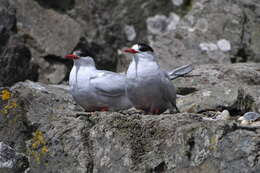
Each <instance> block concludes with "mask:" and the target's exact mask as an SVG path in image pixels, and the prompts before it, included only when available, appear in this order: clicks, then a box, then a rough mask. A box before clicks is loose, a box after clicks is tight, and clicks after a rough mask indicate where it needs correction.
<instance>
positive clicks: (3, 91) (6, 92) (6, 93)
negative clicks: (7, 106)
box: [1, 89, 11, 100]
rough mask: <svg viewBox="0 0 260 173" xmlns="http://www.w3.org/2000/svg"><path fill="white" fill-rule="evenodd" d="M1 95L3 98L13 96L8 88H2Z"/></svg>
mask: <svg viewBox="0 0 260 173" xmlns="http://www.w3.org/2000/svg"><path fill="white" fill-rule="evenodd" d="M1 96H2V100H8V99H10V97H11V93H10V92H9V91H8V90H7V89H4V90H2V94H1Z"/></svg>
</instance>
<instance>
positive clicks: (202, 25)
mask: <svg viewBox="0 0 260 173" xmlns="http://www.w3.org/2000/svg"><path fill="white" fill-rule="evenodd" d="M172 2H173V4H174V5H175V6H177V7H178V8H177V9H179V10H181V9H182V8H181V7H179V6H180V5H181V4H182V7H183V6H185V4H186V6H187V8H185V9H187V10H188V11H186V13H185V10H182V12H184V15H180V14H182V13H177V15H179V18H180V20H179V22H178V23H177V24H176V26H175V28H174V29H173V30H166V29H165V30H164V32H150V33H151V34H149V35H148V38H149V43H150V44H151V46H152V47H154V49H155V52H157V54H158V56H159V58H160V61H159V62H160V63H161V65H162V67H164V68H168V69H169V68H173V67H177V66H178V65H184V64H186V63H187V62H190V63H191V62H192V63H194V64H207V63H220V64H222V63H224V64H227V63H231V62H232V63H233V62H246V61H254V62H259V50H258V48H259V40H258V38H259V37H258V36H256V35H257V33H259V30H258V29H256V28H259V27H258V24H259V22H257V21H258V17H257V16H259V14H258V12H256V10H257V9H258V10H259V2H256V1H252V2H251V1H250V2H245V1H241V0H236V1H234V2H232V3H229V2H226V1H223V0H220V1H210V2H206V1H204V0H199V1H196V2H194V3H191V4H189V3H186V2H188V1H185V3H183V1H174V0H173V1H172ZM189 2H192V1H189ZM168 15H169V14H168ZM166 16H167V15H166ZM164 18H165V17H164ZM149 20H150V19H149V18H148V19H147V21H149ZM165 20H166V18H165V19H164V21H165ZM227 23H228V24H227ZM256 26H257V27H256ZM147 28H148V30H149V28H150V25H149V22H147ZM250 40H254V41H252V42H251V41H250ZM256 45H258V46H256ZM257 47H258V48H257Z"/></svg>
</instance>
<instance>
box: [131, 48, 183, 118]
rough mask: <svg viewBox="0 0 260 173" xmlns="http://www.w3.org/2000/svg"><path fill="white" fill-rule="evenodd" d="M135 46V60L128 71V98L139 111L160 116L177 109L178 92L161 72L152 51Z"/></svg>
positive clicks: (165, 74)
mask: <svg viewBox="0 0 260 173" xmlns="http://www.w3.org/2000/svg"><path fill="white" fill-rule="evenodd" d="M139 48H140V47H138V46H136V45H135V46H133V48H132V51H131V49H130V51H126V52H130V53H132V52H135V51H136V53H135V54H134V57H133V60H132V62H131V64H130V66H129V68H128V70H127V96H128V98H129V99H130V101H131V102H132V103H133V105H134V106H135V107H136V108H137V109H142V110H144V111H145V112H147V113H154V114H160V113H162V112H164V111H165V110H166V109H170V110H172V109H174V108H175V109H176V110H177V111H179V110H178V108H177V106H176V91H175V87H174V85H173V84H172V82H171V81H170V76H169V75H168V74H167V72H166V71H164V70H161V69H160V67H159V65H158V63H157V59H156V57H155V55H154V54H153V52H152V51H140V50H139ZM133 49H134V50H135V51H134V50H133Z"/></svg>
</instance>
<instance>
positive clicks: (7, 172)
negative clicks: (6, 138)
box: [0, 142, 29, 173]
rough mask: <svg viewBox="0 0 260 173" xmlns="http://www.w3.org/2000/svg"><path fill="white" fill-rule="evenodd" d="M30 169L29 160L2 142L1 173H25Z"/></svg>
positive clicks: (0, 146) (0, 148) (0, 153)
mask: <svg viewBox="0 0 260 173" xmlns="http://www.w3.org/2000/svg"><path fill="white" fill-rule="evenodd" d="M28 167H29V161H28V158H27V157H26V156H25V155H24V154H21V153H17V152H16V151H15V150H14V149H13V148H12V147H10V146H8V145H6V144H5V143H3V142H0V171H1V172H2V173H16V172H24V171H25V170H26V169H27V168H28Z"/></svg>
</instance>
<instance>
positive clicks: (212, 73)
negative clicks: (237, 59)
mask: <svg viewBox="0 0 260 173" xmlns="http://www.w3.org/2000/svg"><path fill="white" fill-rule="evenodd" d="M259 70H260V66H259V64H258V63H237V64H232V65H220V64H218V65H199V66H195V67H194V70H193V71H192V72H191V74H190V75H191V77H187V78H184V79H176V80H174V81H173V83H174V84H175V85H176V86H177V88H179V91H177V92H179V93H180V94H183V95H186V96H185V97H181V98H180V99H178V101H177V106H178V107H179V108H180V109H181V110H183V111H188V112H201V111H206V110H211V109H213V110H216V109H224V108H227V109H229V110H230V111H231V114H233V115H242V114H243V113H245V112H247V111H257V112H259V111H260V110H259V108H260V97H259V96H260V93H259V91H260V72H259Z"/></svg>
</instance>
